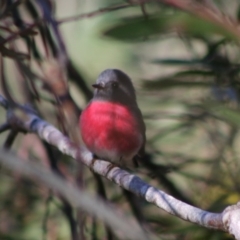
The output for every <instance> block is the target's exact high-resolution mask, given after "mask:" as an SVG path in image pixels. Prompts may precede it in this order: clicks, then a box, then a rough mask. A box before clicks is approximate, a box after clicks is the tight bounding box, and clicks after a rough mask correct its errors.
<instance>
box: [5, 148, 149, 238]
mask: <svg viewBox="0 0 240 240" xmlns="http://www.w3.org/2000/svg"><path fill="white" fill-rule="evenodd" d="M0 162H1V163H2V164H3V165H5V167H7V168H8V169H9V170H11V171H14V172H18V173H20V174H22V175H24V176H26V177H28V178H31V179H33V180H34V181H36V182H37V183H39V182H40V183H41V184H44V185H45V186H47V187H50V188H51V189H53V190H55V191H57V192H59V193H60V194H61V195H62V196H64V197H65V198H66V199H67V200H68V201H69V202H70V203H71V204H72V205H73V206H75V207H77V208H82V209H84V211H86V212H88V213H89V214H91V215H93V216H96V217H98V218H99V219H102V220H103V221H104V222H106V223H107V224H108V225H109V226H110V227H111V228H112V230H113V231H114V232H115V233H116V234H117V235H118V236H119V237H120V238H121V239H136V240H137V239H142V240H146V239H150V238H149V237H148V236H147V233H145V232H144V231H143V230H142V229H141V228H140V227H139V226H138V225H137V224H136V223H134V221H133V220H132V221H131V222H130V221H129V218H126V217H123V216H121V215H120V214H117V213H116V212H115V211H114V210H113V209H112V208H110V207H109V206H108V205H107V204H106V203H105V202H103V201H102V200H101V199H98V198H94V197H93V196H91V195H89V194H88V193H86V192H85V191H83V190H81V191H80V190H79V188H77V186H75V185H73V184H70V183H68V182H66V181H64V180H63V179H62V178H61V177H59V176H58V175H57V174H55V173H54V172H52V171H49V170H48V169H45V168H44V167H42V166H41V165H39V164H36V163H34V162H33V161H27V162H26V161H24V160H21V159H20V158H18V157H17V156H16V155H14V154H13V153H11V152H9V151H5V150H2V149H0Z"/></svg>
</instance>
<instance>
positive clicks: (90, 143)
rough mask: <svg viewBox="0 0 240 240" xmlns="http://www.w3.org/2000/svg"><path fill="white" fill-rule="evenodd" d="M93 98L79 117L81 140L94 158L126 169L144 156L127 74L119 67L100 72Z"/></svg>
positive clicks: (140, 125) (139, 118) (143, 139)
mask: <svg viewBox="0 0 240 240" xmlns="http://www.w3.org/2000/svg"><path fill="white" fill-rule="evenodd" d="M92 86H93V88H94V94H93V98H92V99H91V100H90V102H89V103H88V105H87V106H86V108H85V109H84V110H83V111H82V113H81V115H80V117H79V127H80V131H81V135H82V140H83V142H84V144H85V146H86V147H87V149H88V150H89V151H90V152H91V153H92V154H93V156H94V157H95V158H100V159H101V160H104V161H108V162H110V163H112V164H114V165H117V166H120V167H126V168H132V167H137V166H138V159H140V158H141V157H143V156H144V152H145V151H144V148H145V142H146V135H145V131H146V127H145V123H144V121H143V116H142V113H141V111H140V109H139V107H138V104H137V100H136V94H135V89H134V87H133V83H132V81H131V79H130V77H129V76H128V75H127V74H126V73H124V72H123V71H121V70H119V69H106V70H104V71H103V72H101V73H100V75H99V76H98V78H97V80H96V83H95V84H93V85H92Z"/></svg>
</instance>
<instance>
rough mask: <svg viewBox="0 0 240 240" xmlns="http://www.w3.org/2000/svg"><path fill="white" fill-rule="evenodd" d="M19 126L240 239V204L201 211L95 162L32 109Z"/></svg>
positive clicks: (178, 212) (167, 206) (162, 204)
mask: <svg viewBox="0 0 240 240" xmlns="http://www.w3.org/2000/svg"><path fill="white" fill-rule="evenodd" d="M0 99H1V97H0ZM22 109H23V108H22ZM9 121H10V120H9ZM10 122H11V121H10ZM17 123H19V124H22V126H21V127H22V128H23V129H25V130H26V131H28V132H34V133H36V134H37V135H38V136H39V137H40V138H41V139H43V140H44V141H46V142H48V143H49V144H51V145H53V146H55V147H56V148H57V149H58V150H59V151H61V152H62V153H64V154H66V155H69V156H71V157H73V158H74V159H75V160H77V161H81V162H82V163H84V164H85V165H87V166H88V167H90V168H91V169H92V170H93V171H94V172H95V173H98V174H100V175H102V176H104V177H106V178H107V179H109V180H110V181H112V182H114V183H116V184H117V185H119V186H121V187H122V188H124V189H127V190H129V191H131V192H132V193H134V194H136V195H137V196H140V197H143V198H144V199H145V200H146V201H148V202H150V203H153V204H155V205H156V206H157V207H159V208H161V209H163V210H164V211H166V212H168V213H170V214H172V215H175V216H177V217H179V218H181V219H183V220H186V221H188V222H192V223H196V224H198V225H201V226H204V227H207V228H214V229H218V230H223V231H226V232H229V233H231V234H235V237H236V238H237V239H240V231H237V230H236V228H234V227H233V226H237V224H240V219H239V218H234V216H235V215H236V214H239V215H240V206H239V205H234V206H230V207H229V208H232V207H233V208H234V209H235V210H234V211H232V212H234V213H235V215H234V214H229V208H228V211H223V212H222V213H211V212H207V211H204V210H201V209H199V208H196V207H193V206H191V205H189V204H186V203H184V202H182V201H179V200H177V199H175V198H174V197H172V196H170V195H168V194H166V193H165V192H163V191H161V190H159V189H157V188H155V187H153V186H151V185H149V184H148V183H146V182H144V181H143V180H142V179H140V178H139V177H137V176H135V175H133V174H129V173H128V172H127V171H125V170H122V169H120V168H119V167H115V166H112V164H111V163H109V162H106V161H103V160H95V159H93V157H92V153H91V152H89V151H88V150H87V149H86V148H85V147H84V146H77V145H76V144H74V143H73V142H71V140H70V139H69V138H68V137H66V136H64V135H63V134H62V133H61V132H60V131H59V130H58V129H56V128H55V127H54V126H52V125H51V124H49V123H48V122H46V121H44V120H42V119H41V118H39V117H38V116H37V115H35V113H34V112H33V111H29V109H25V118H24V121H23V120H21V121H17ZM236 206H238V207H236ZM233 229H234V231H233ZM236 232H237V234H238V235H237V234H236Z"/></svg>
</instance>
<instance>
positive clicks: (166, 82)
mask: <svg viewBox="0 0 240 240" xmlns="http://www.w3.org/2000/svg"><path fill="white" fill-rule="evenodd" d="M211 84H212V83H211V82H203V81H201V82H200V81H197V82H196V81H186V80H179V79H176V78H175V79H174V78H171V77H169V78H162V79H158V80H154V81H146V80H145V81H144V82H143V87H145V88H147V89H148V90H151V89H152V90H156V89H157V90H165V89H169V88H175V87H178V88H179V87H183V88H190V87H192V88H196V87H210V86H211Z"/></svg>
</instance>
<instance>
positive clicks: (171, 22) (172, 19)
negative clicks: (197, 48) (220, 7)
mask: <svg viewBox="0 0 240 240" xmlns="http://www.w3.org/2000/svg"><path fill="white" fill-rule="evenodd" d="M170 31H177V32H180V33H188V34H191V35H201V36H210V35H213V34H218V35H222V36H224V37H226V38H229V39H235V40H236V37H235V36H234V35H233V33H230V32H229V31H227V30H226V29H224V28H223V27H222V26H219V25H217V24H214V23H212V22H210V21H207V20H203V19H201V18H198V17H196V16H194V15H192V14H190V13H185V12H181V11H177V10H176V11H174V12H171V13H169V12H161V14H158V15H152V16H149V18H148V19H146V18H144V17H142V16H141V17H134V18H131V19H123V20H122V21H121V22H119V23H118V24H116V25H115V26H113V27H111V28H110V29H107V30H106V31H105V32H104V34H105V35H106V36H108V37H111V38H114V39H117V40H122V41H142V40H144V39H146V38H148V37H152V36H157V35H159V34H165V33H169V32H170Z"/></svg>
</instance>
